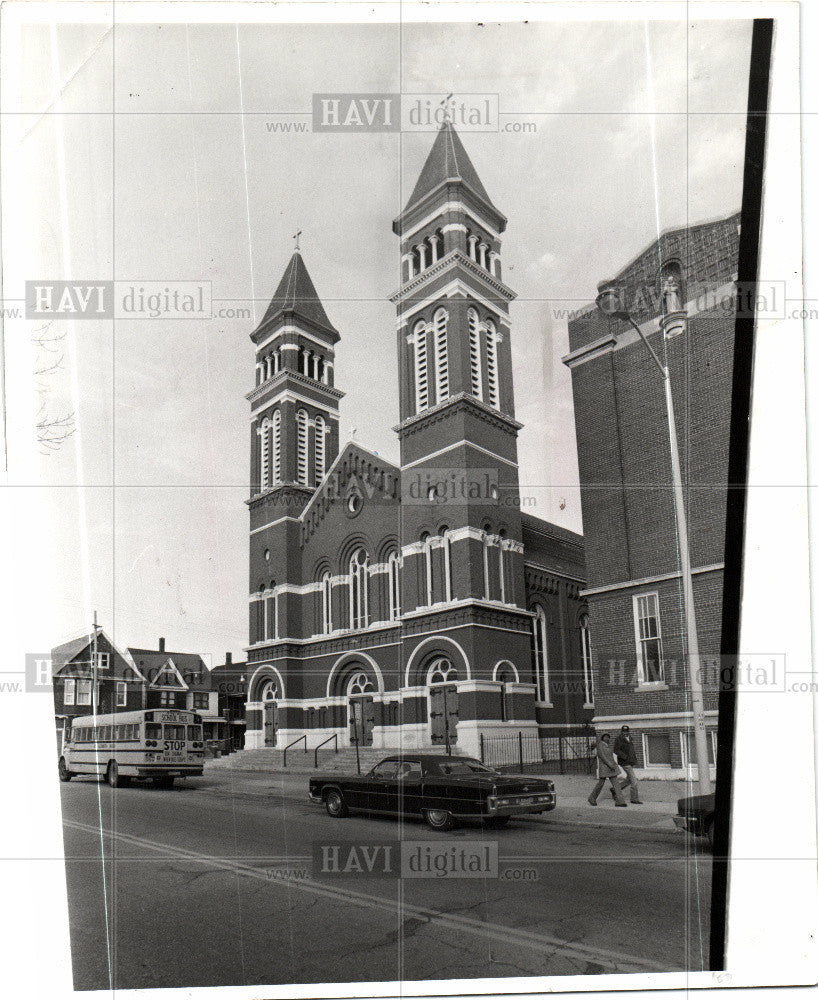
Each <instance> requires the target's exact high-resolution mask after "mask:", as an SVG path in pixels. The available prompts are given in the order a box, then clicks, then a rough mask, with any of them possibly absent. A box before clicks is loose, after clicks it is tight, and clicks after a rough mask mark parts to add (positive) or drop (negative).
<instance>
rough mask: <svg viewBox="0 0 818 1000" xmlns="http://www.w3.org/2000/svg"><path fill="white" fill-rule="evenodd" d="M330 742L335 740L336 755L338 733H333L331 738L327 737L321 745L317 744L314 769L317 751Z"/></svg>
mask: <svg viewBox="0 0 818 1000" xmlns="http://www.w3.org/2000/svg"><path fill="white" fill-rule="evenodd" d="M330 740H335V752H336V753H338V733H333V734H332V736H328V737H327V738H326V739H325V740H324V742H323V743H319V744H318V746H317V747H316V748H315V766H316V767H318V751H319V750H320V749H321V747H324V746H326V745H327V743H329V742H330Z"/></svg>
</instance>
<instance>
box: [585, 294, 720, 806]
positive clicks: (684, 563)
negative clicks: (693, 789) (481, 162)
mask: <svg viewBox="0 0 818 1000" xmlns="http://www.w3.org/2000/svg"><path fill="white" fill-rule="evenodd" d="M596 305H597V308H598V309H599V311H600V312H601V313H602V314H603V315H605V316H613V317H616V318H617V319H623V320H625V321H626V322H628V323H630V325H631V326H632V327H633V328H634V330H636V332H637V333H638V334H639V337H640V339H641V340H642V343H643V344H644V345H645V347H647V349H648V350H649V351H650V356H651V357H652V358H653V360H654V362H655V364H656V367H657V368H658V369H659V374H660V375H661V376H662V381H663V383H664V389H665V406H666V408H667V427H668V439H669V444H670V467H671V473H672V476H673V501H674V505H675V508H676V530H677V532H678V539H679V561H680V563H681V571H682V592H683V597H684V612H685V628H686V632H687V653H688V664H689V667H688V684H689V687H690V702H691V707H692V710H693V734H694V739H695V747H696V768H697V770H698V775H699V791H700V792H701V794H702V795H707V794H708V793H710V792H711V791H712V788H713V786H712V784H711V782H710V762H709V759H708V753H707V730H706V729H705V721H704V696H703V694H702V678H701V669H700V660H699V635H698V630H697V628H696V607H695V604H694V603H693V574H692V572H691V568H690V545H689V542H688V537H687V518H686V516H685V504H684V491H683V489H682V470H681V465H680V463H679V441H678V438H677V436H676V416H675V413H674V410H673V394H672V392H671V387H670V371H669V370H668V369H667V368H666V367H665V366H664V365H663V364H662V362H661V361H660V360H659V357H658V355H657V354H656V351H654V349H653V348H652V347H651V345H650V343H649V342H648V339H647V337H646V336H645V334H644V333H643V331H642V329H641V328H640V327H639V325H638V324H637V323H636V322H635V321H634V319H633V317H632V316H631V314H630V313H629V312H628V310H627V309H626V308H625V305H624V303H623V301H622V297H621V295H620V293H619V290H618V289H616V288H608V289H604V290H603V291H602V292H600V294H599V295H598V296H597V299H596Z"/></svg>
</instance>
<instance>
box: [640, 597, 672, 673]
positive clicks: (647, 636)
mask: <svg viewBox="0 0 818 1000" xmlns="http://www.w3.org/2000/svg"><path fill="white" fill-rule="evenodd" d="M633 617H634V626H635V629H636V668H637V673H638V677H639V683H640V684H661V683H663V682H664V679H665V668H664V663H663V661H662V628H661V623H660V621H659V595H658V594H657V593H656V592H653V593H650V594H636V595H635V596H634V598H633Z"/></svg>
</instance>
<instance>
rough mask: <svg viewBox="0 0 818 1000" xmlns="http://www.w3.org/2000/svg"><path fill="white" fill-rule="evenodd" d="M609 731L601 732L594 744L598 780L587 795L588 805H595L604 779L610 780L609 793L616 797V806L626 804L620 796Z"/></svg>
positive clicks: (617, 772)
mask: <svg viewBox="0 0 818 1000" xmlns="http://www.w3.org/2000/svg"><path fill="white" fill-rule="evenodd" d="M610 738H611V735H610V733H603V734H602V735H601V736H600V737H599V740H598V741H597V744H596V767H597V778H598V781H597V783H596V784H595V785H594V790H593V791H592V792H591V794H590V795H589V796H588V805H589V806H595V805H596V800H597V799H598V798H599V793H600V792H601V791H602V789H603V788H604V787H605V781H606V779H607V780H609V781H610V782H611V795H613V797H614V798H615V799H616V804H617V805H618V806H627V804H628V803H627V802H626V801H625V800H624V799H623V798H622V792H621V791H620V788H619V781H618V779H617V775H618V774H619V768H618V767H617V765H616V761H615V760H614V755H613V750H611V746H610Z"/></svg>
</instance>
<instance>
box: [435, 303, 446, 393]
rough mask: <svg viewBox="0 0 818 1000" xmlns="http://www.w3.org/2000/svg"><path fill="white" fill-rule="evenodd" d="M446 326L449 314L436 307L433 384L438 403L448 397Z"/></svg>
mask: <svg viewBox="0 0 818 1000" xmlns="http://www.w3.org/2000/svg"><path fill="white" fill-rule="evenodd" d="M448 327H449V314H448V313H447V312H446V310H445V309H438V310H437V312H436V313H435V316H434V337H435V386H436V389H437V402H438V403H442V402H443V401H444V400H446V399H448V398H449V342H448Z"/></svg>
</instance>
